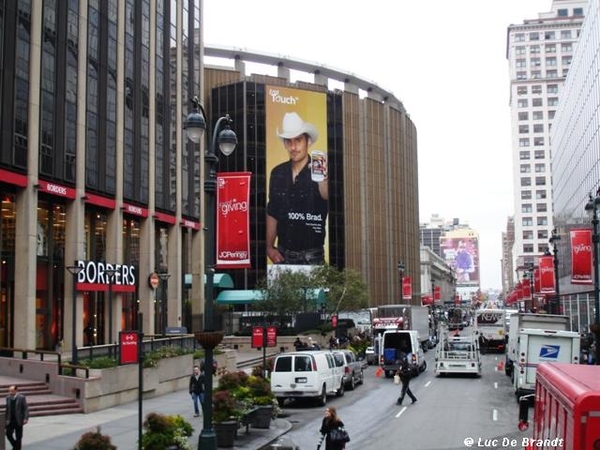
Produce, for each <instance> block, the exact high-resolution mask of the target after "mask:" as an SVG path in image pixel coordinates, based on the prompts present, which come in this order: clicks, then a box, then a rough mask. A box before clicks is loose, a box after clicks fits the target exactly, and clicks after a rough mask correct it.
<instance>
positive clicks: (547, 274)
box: [538, 256, 556, 294]
mask: <svg viewBox="0 0 600 450" xmlns="http://www.w3.org/2000/svg"><path fill="white" fill-rule="evenodd" d="M553 264H554V261H553V259H552V256H540V258H539V260H538V265H539V272H540V274H539V275H540V293H542V294H554V292H555V290H556V287H555V280H554V265H553Z"/></svg>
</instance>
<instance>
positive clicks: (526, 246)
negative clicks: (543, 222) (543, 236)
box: [523, 244, 533, 253]
mask: <svg viewBox="0 0 600 450" xmlns="http://www.w3.org/2000/svg"><path fill="white" fill-rule="evenodd" d="M523 253H533V244H523Z"/></svg>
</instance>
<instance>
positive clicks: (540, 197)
mask: <svg viewBox="0 0 600 450" xmlns="http://www.w3.org/2000/svg"><path fill="white" fill-rule="evenodd" d="M535 198H536V199H537V200H545V199H546V191H545V190H542V189H538V190H537V191H535Z"/></svg>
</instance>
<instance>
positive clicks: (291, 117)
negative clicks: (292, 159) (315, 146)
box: [277, 112, 319, 143]
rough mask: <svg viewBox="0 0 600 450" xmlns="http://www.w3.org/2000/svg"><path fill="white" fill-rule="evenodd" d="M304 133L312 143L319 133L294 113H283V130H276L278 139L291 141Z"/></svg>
mask: <svg viewBox="0 0 600 450" xmlns="http://www.w3.org/2000/svg"><path fill="white" fill-rule="evenodd" d="M304 133H306V134H308V137H310V140H311V141H312V142H313V143H314V142H315V141H316V140H317V138H318V137H319V132H318V131H317V128H316V127H315V126H314V125H313V124H312V123H308V122H305V121H303V120H302V118H301V117H300V116H299V115H298V114H297V113H295V112H292V113H285V115H284V116H283V129H282V130H281V132H279V128H277V136H278V137H279V138H280V139H292V138H295V137H297V136H300V135H302V134H304Z"/></svg>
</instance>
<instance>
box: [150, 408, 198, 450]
mask: <svg viewBox="0 0 600 450" xmlns="http://www.w3.org/2000/svg"><path fill="white" fill-rule="evenodd" d="M193 432H194V429H193V428H192V425H191V424H190V423H189V422H187V421H186V420H185V419H184V418H183V417H182V416H179V415H174V416H166V415H164V414H159V413H155V412H152V413H149V414H148V415H147V416H146V420H144V434H143V435H142V449H143V450H164V449H166V448H169V447H170V446H171V445H177V446H178V448H179V450H191V446H190V445H189V443H188V440H187V438H188V437H190V436H191V435H192V433H193Z"/></svg>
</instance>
